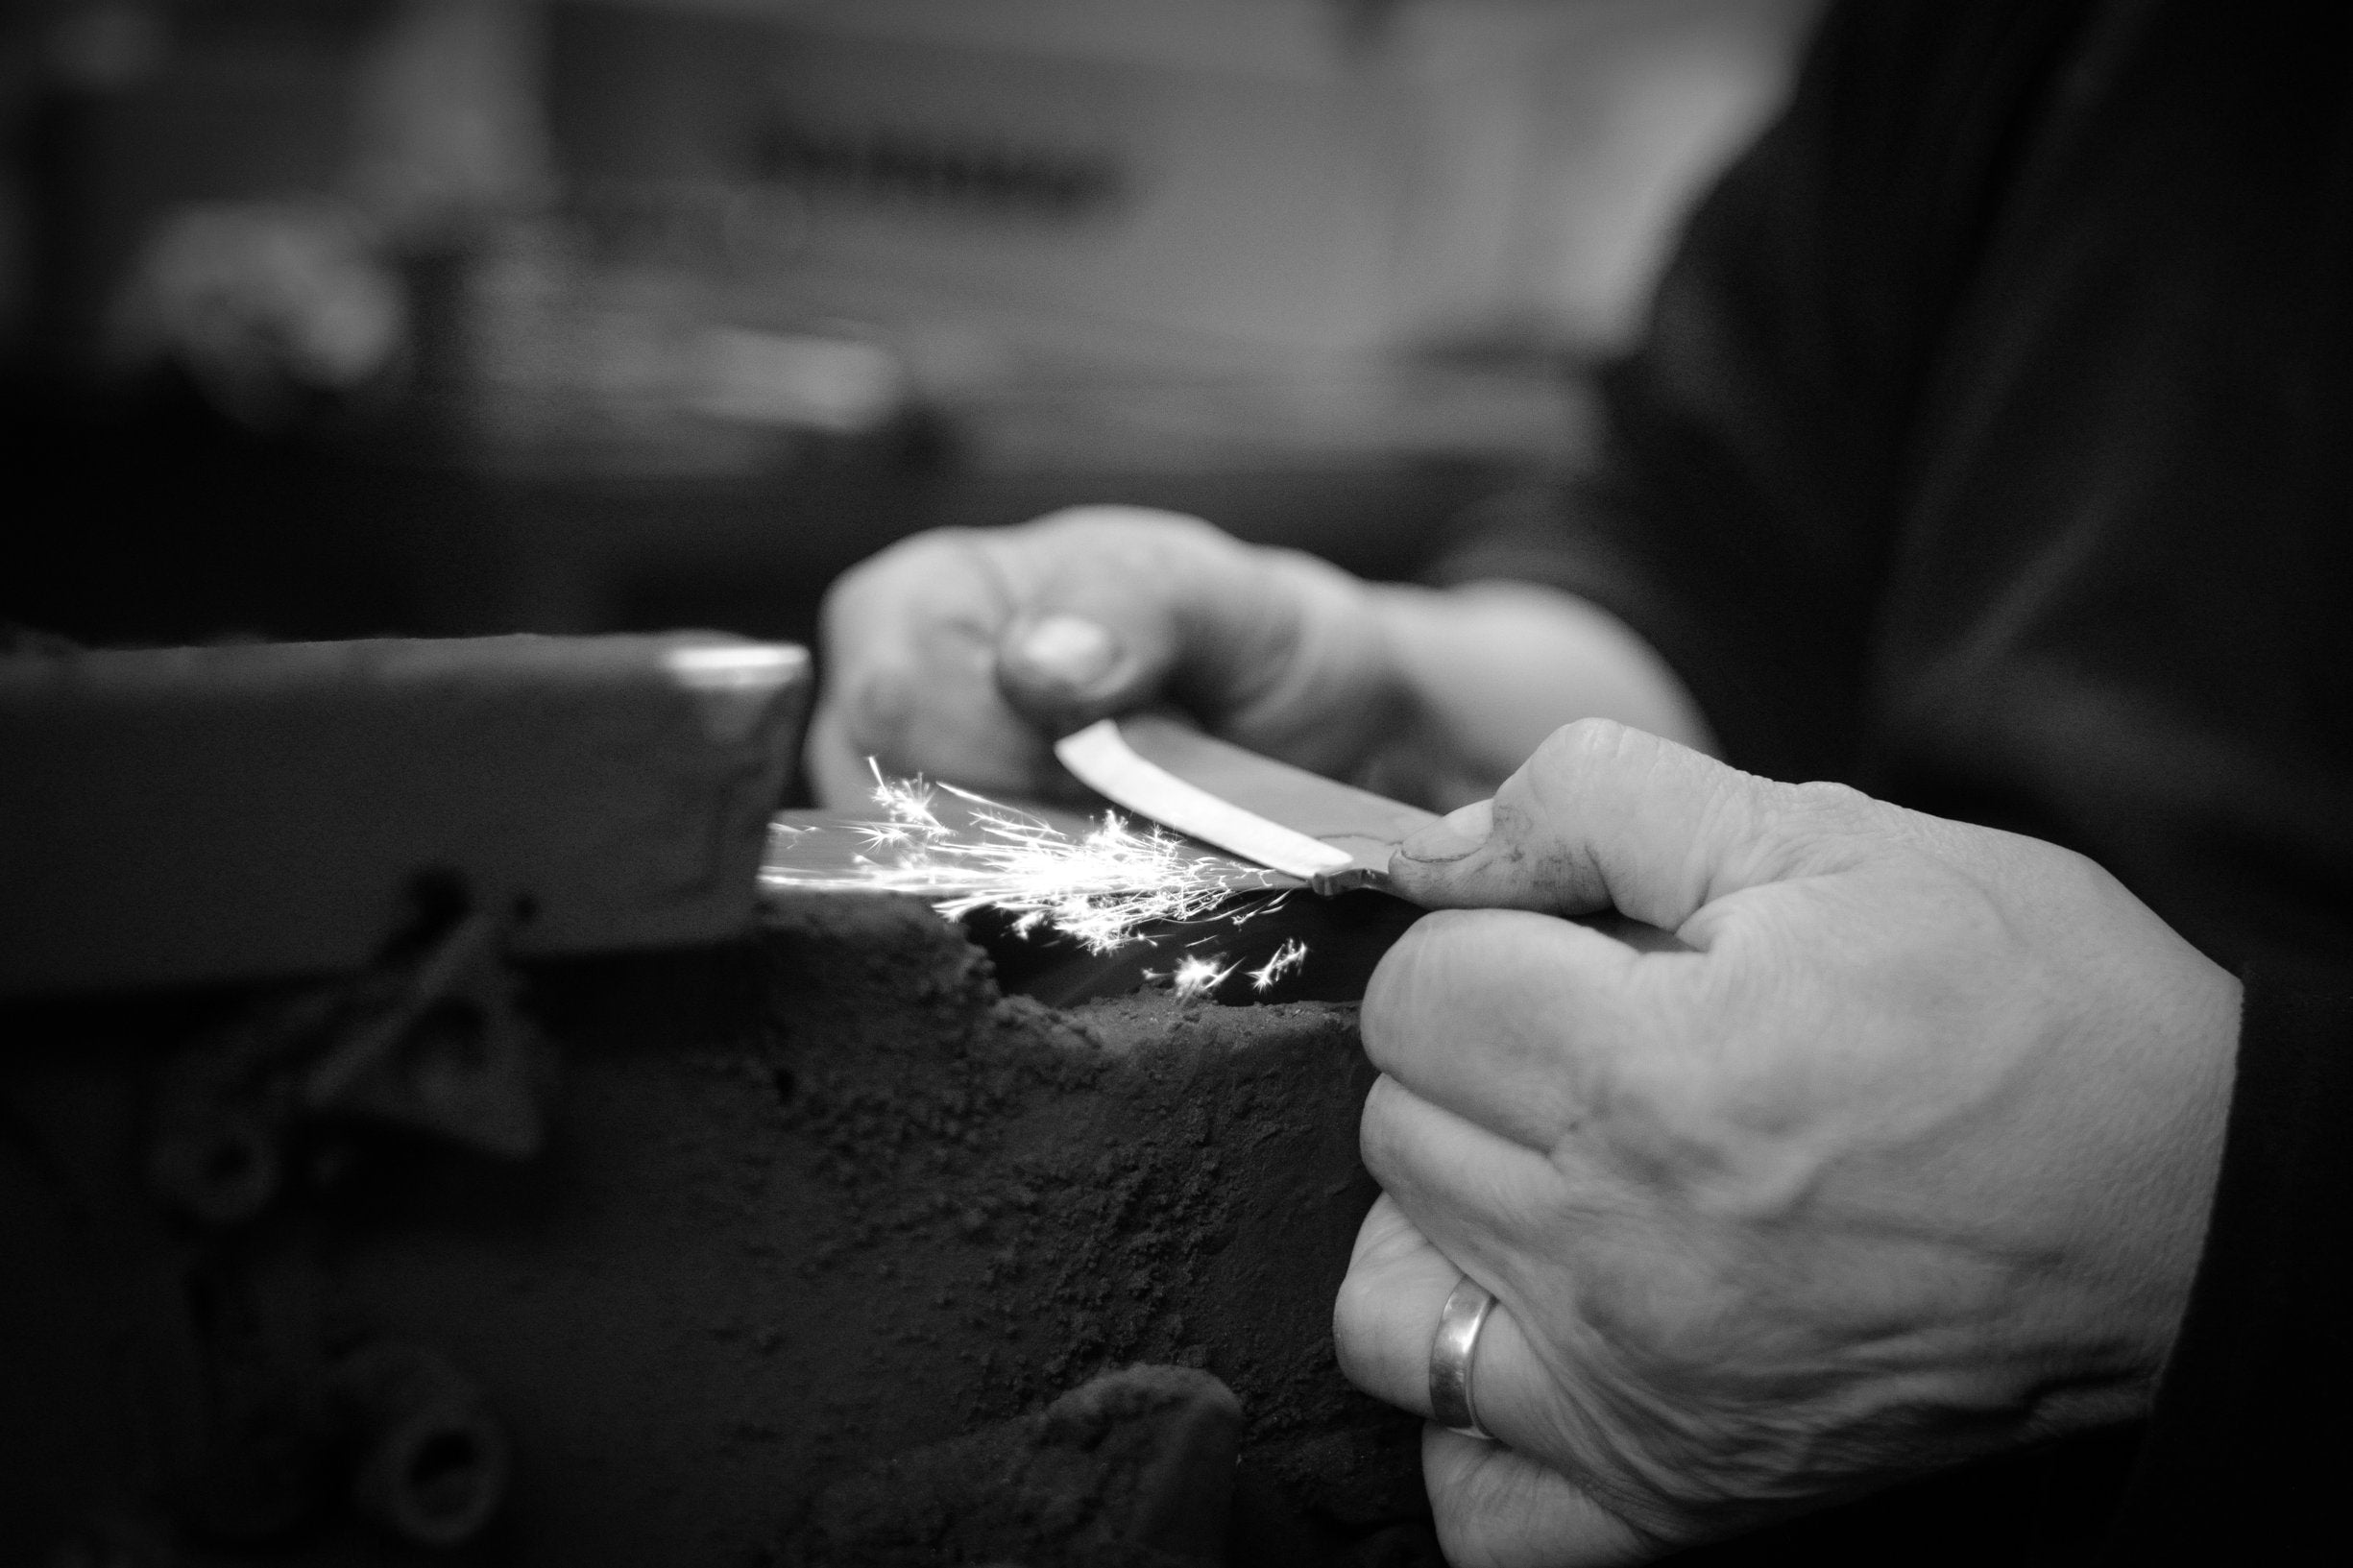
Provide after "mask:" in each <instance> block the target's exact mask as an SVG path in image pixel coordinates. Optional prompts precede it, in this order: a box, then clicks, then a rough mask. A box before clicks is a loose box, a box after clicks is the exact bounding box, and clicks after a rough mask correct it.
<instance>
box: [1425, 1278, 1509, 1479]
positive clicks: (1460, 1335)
mask: <svg viewBox="0 0 2353 1568" xmlns="http://www.w3.org/2000/svg"><path fill="white" fill-rule="evenodd" d="M1494 1306H1495V1298H1494V1297H1493V1296H1492V1295H1490V1294H1489V1293H1488V1291H1487V1290H1486V1288H1485V1287H1484V1286H1482V1285H1480V1284H1478V1283H1477V1282H1476V1281H1475V1280H1473V1279H1472V1278H1471V1277H1470V1276H1469V1275H1468V1274H1465V1275H1464V1276H1463V1277H1462V1279H1461V1280H1459V1281H1457V1282H1456V1284H1455V1287H1454V1290H1453V1291H1452V1293H1450V1294H1449V1295H1448V1296H1447V1297H1446V1304H1445V1306H1444V1307H1443V1308H1441V1309H1440V1310H1439V1314H1438V1332H1437V1333H1436V1334H1433V1335H1432V1336H1430V1418H1431V1419H1432V1420H1434V1421H1436V1422H1437V1423H1438V1424H1439V1425H1440V1426H1442V1427H1444V1428H1446V1429H1447V1430H1449V1431H1452V1432H1459V1433H1461V1434H1462V1435H1464V1436H1466V1437H1479V1438H1483V1439H1485V1440H1486V1441H1488V1442H1491V1443H1492V1442H1493V1441H1494V1440H1495V1435H1494V1434H1493V1433H1492V1432H1490V1431H1488V1430H1487V1429H1486V1428H1485V1427H1483V1426H1481V1425H1479V1407H1478V1404H1477V1402H1476V1401H1475V1400H1474V1399H1472V1397H1471V1393H1470V1374H1471V1370H1472V1366H1473V1363H1475V1362H1476V1361H1477V1360H1478V1355H1479V1331H1480V1330H1481V1329H1483V1328H1485V1327H1487V1315H1488V1314H1489V1313H1490V1312H1492V1311H1493V1310H1494Z"/></svg>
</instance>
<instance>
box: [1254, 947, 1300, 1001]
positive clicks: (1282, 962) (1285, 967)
mask: <svg viewBox="0 0 2353 1568" xmlns="http://www.w3.org/2000/svg"><path fill="white" fill-rule="evenodd" d="M1306 961H1307V944H1306V943H1304V942H1302V941H1300V940H1299V939H1298V937H1296V936H1294V937H1292V938H1290V939H1289V940H1287V941H1286V942H1284V943H1283V945H1282V946H1281V947H1279V948H1276V949H1275V950H1274V956H1273V957H1271V958H1269V959H1268V960H1267V961H1266V962H1265V963H1263V964H1260V965H1259V966H1258V967H1257V968H1256V969H1253V970H1251V971H1250V989H1251V990H1253V991H1264V990H1266V989H1267V988H1268V987H1269V986H1271V985H1273V984H1274V982H1275V981H1276V980H1279V979H1281V978H1282V977H1284V976H1285V975H1288V974H1290V973H1291V972H1292V971H1293V970H1295V969H1297V968H1298V967H1299V965H1301V964H1303V963H1305V962H1306Z"/></svg>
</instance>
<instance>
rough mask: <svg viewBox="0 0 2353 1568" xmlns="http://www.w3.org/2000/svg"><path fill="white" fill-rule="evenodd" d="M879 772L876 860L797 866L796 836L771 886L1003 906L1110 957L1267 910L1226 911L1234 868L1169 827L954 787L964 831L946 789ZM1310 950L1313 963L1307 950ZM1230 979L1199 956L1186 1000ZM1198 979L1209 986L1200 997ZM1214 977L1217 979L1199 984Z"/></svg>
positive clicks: (1185, 967) (871, 851)
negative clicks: (1019, 807) (1054, 811)
mask: <svg viewBox="0 0 2353 1568" xmlns="http://www.w3.org/2000/svg"><path fill="white" fill-rule="evenodd" d="M867 765H868V766H869V767H870V768H873V770H874V802H875V804H876V805H877V806H878V807H880V808H882V817H881V819H880V820H877V821H873V822H864V823H859V824H857V825H856V828H855V831H856V832H858V833H859V834H860V835H861V838H862V840H863V842H864V848H865V852H866V853H864V854H861V855H859V856H856V857H855V859H854V863H853V864H852V865H851V866H850V867H849V868H847V869H842V868H829V869H802V868H796V867H794V866H793V865H792V864H791V863H790V861H791V854H790V851H789V849H788V847H786V846H788V844H789V842H790V840H791V839H792V838H794V837H797V836H798V833H795V832H793V831H792V830H790V829H787V830H786V831H785V832H783V833H780V834H779V835H778V836H777V838H776V839H775V840H774V841H772V842H771V845H770V853H769V856H768V859H767V863H766V864H765V865H764V866H763V867H762V868H761V873H760V880H761V884H762V886H764V887H766V888H771V889H777V890H783V889H807V890H817V891H827V892H843V891H867V892H912V893H918V894H923V895H927V896H930V897H932V898H933V899H934V904H933V907H934V908H935V909H937V910H938V911H939V912H940V913H941V914H943V915H945V916H947V917H948V918H949V919H951V920H955V919H960V918H961V917H962V916H964V915H967V914H969V913H971V912H972V911H974V910H976V909H980V908H983V907H994V908H998V909H1002V910H1005V911H1006V912H1007V913H1008V914H1010V915H1012V916H1013V917H1014V919H1013V929H1014V931H1015V933H1016V934H1019V935H1024V936H1027V935H1029V934H1031V933H1032V932H1034V931H1036V930H1039V929H1044V928H1049V927H1050V928H1052V929H1055V930H1057V931H1061V932H1064V933H1066V934H1068V935H1070V936H1073V937H1075V938H1077V939H1078V940H1079V942H1081V943H1082V944H1084V945H1085V947H1086V948H1087V950H1088V951H1089V952H1092V953H1110V952H1112V951H1113V950H1115V949H1117V948H1121V947H1124V946H1126V945H1127V944H1128V942H1130V941H1132V940H1134V939H1135V936H1136V933H1137V931H1138V929H1140V928H1142V927H1144V926H1147V925H1152V924H1157V923H1160V922H1171V923H1185V922H1197V921H1204V920H1208V919H1212V918H1215V919H1218V920H1221V921H1231V922H1232V923H1234V924H1236V925H1239V924H1240V923H1241V922H1243V921H1245V920H1248V919H1249V918H1250V917H1252V916H1253V915H1256V914H1259V913H1261V912H1263V910H1264V909H1265V907H1266V906H1267V904H1266V902H1265V901H1257V900H1252V901H1249V903H1247V904H1245V905H1242V906H1241V907H1240V908H1239V909H1237V910H1225V909H1224V908H1222V906H1223V905H1226V904H1227V903H1228V901H1230V900H1232V899H1233V898H1234V896H1235V894H1236V893H1237V891H1239V889H1237V888H1236V886H1235V879H1234V868H1233V863H1232V862H1231V861H1229V860H1223V859H1219V858H1216V857H1213V856H1196V855H1192V854H1189V853H1187V847H1186V845H1185V844H1184V843H1183V842H1182V841H1181V840H1179V839H1176V838H1174V837H1172V836H1170V835H1169V834H1168V833H1166V832H1162V831H1161V830H1159V829H1157V828H1154V829H1152V831H1151V832H1136V831H1135V830H1134V829H1132V828H1130V827H1128V824H1127V823H1126V822H1124V821H1122V820H1121V819H1120V817H1119V816H1118V815H1117V814H1115V813H1111V812H1105V813H1104V816H1103V818H1102V820H1101V821H1100V822H1098V823H1097V824H1096V826H1095V828H1094V830H1093V831H1092V832H1088V833H1086V834H1085V835H1084V836H1083V837H1075V836H1073V835H1071V834H1069V833H1066V832H1061V831H1060V830H1059V829H1056V828H1055V827H1054V826H1053V825H1051V824H1049V823H1046V822H1041V821H1039V820H1038V819H1037V818H1035V817H1032V816H1030V815H1029V814H1027V813H1026V812H1022V811H1016V810H1014V809H1013V808H1010V807H1006V806H1000V805H998V804H997V803H996V802H994V801H991V800H988V799H986V798H984V797H982V796H980V795H975V794H972V793H970V792H968V791H966V790H961V789H958V788H957V787H956V786H955V785H953V784H940V785H937V786H936V787H937V788H939V789H943V790H945V791H947V793H949V794H951V795H954V796H955V797H956V798H957V799H958V800H959V801H961V802H963V803H964V805H965V806H966V807H967V808H969V809H970V814H971V825H970V827H968V828H962V829H958V828H955V827H951V826H949V825H947V824H945V823H943V822H941V821H940V819H939V816H938V814H937V813H936V812H935V811H934V809H933V808H932V801H933V789H934V786H933V785H930V784H925V783H924V781H923V780H921V779H896V780H894V779H887V778H885V777H884V776H883V773H882V770H881V769H880V768H879V767H875V765H874V764H873V762H872V761H871V760H869V762H868V764H867ZM807 831H808V830H802V832H807ZM943 892H944V893H945V895H946V896H944V897H942V896H940V895H941V894H942V893H943ZM1279 897H1280V895H1279V894H1278V895H1277V898H1278V899H1279ZM1288 946H1289V947H1298V946H1299V945H1298V943H1296V942H1294V943H1291V944H1288ZM1299 951H1300V954H1301V955H1302V956H1303V955H1304V953H1305V952H1306V950H1305V949H1304V948H1300V950H1299ZM1275 958H1276V960H1281V959H1282V953H1276V954H1275ZM1288 961H1289V962H1292V963H1296V962H1297V961H1298V959H1296V958H1294V959H1291V960H1288ZM1230 973H1232V966H1231V965H1228V966H1227V967H1226V968H1225V969H1223V970H1221V969H1217V968H1216V966H1215V965H1213V964H1204V963H1202V962H1201V960H1200V959H1198V958H1191V957H1188V958H1186V959H1185V960H1184V961H1183V963H1182V964H1181V965H1180V966H1179V967H1178V969H1177V972H1176V989H1177V995H1178V996H1179V997H1188V996H1191V995H1196V994H1200V993H1201V991H1203V990H1214V989H1215V988H1216V986H1217V984H1218V983H1219V982H1221V981H1223V980H1224V979H1225V977H1226V976H1227V975H1228V974H1230ZM1274 973H1276V974H1279V973H1281V971H1280V970H1279V969H1278V970H1275V971H1274ZM1188 974H1195V975H1196V978H1195V979H1194V980H1193V981H1192V983H1191V987H1190V989H1189V988H1188V982H1187V979H1186V977H1187V976H1188ZM1209 975H1214V978H1213V979H1203V978H1201V977H1202V976H1209Z"/></svg>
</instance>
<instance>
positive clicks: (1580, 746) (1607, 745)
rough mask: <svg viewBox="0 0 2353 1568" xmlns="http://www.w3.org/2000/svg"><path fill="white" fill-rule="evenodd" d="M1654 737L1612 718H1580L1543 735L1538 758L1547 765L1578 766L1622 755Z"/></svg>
mask: <svg viewBox="0 0 2353 1568" xmlns="http://www.w3.org/2000/svg"><path fill="white" fill-rule="evenodd" d="M1651 740H1652V737H1651V736H1647V735H1644V734H1643V733H1642V732H1641V731H1639V730H1636V729H1633V728H1630V727H1629V726H1627V725H1624V724H1621V723H1619V722H1618V721H1617V720H1615V719H1613V718H1581V719H1578V720H1577V721H1576V722H1574V723H1572V724H1564V725H1562V726H1561V727H1560V728H1559V729H1557V730H1555V731H1553V732H1552V734H1550V735H1548V736H1545V737H1544V742H1543V744H1542V745H1540V746H1539V747H1538V748H1537V751H1536V760H1539V761H1540V762H1542V763H1544V764H1545V765H1546V766H1548V767H1561V766H1566V767H1577V766H1583V765H1587V764H1590V763H1593V762H1599V761H1611V760H1616V759H1618V758H1622V757H1624V756H1626V755H1627V753H1628V752H1629V751H1631V750H1633V749H1635V748H1637V747H1638V746H1639V745H1641V744H1643V743H1645V742H1650V741H1651Z"/></svg>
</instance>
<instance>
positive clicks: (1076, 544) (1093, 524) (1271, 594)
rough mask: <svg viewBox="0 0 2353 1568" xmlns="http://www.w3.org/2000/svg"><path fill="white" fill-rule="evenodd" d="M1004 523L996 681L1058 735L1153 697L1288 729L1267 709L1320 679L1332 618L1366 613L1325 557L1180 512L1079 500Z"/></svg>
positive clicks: (1235, 723)
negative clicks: (1010, 598) (1011, 526)
mask: <svg viewBox="0 0 2353 1568" xmlns="http://www.w3.org/2000/svg"><path fill="white" fill-rule="evenodd" d="M1008 533H1010V534H1011V535H1014V536H1016V537H1015V538H1013V539H1008V540H1007V543H1008V544H1010V545H1011V546H1012V547H1013V548H1014V549H1015V550H1016V551H1017V552H1018V559H1017V560H1016V561H1014V562H1012V563H1009V564H1010V566H1011V567H1012V569H1011V572H1010V575H1011V577H1012V579H1013V580H1014V582H1015V583H1016V584H1017V585H1018V586H1017V588H1016V589H1015V601H1016V602H1015V605H1014V613H1013V614H1012V615H1011V616H1010V617H1009V618H1008V619H1007V623H1006V626H1005V629H1004V631H1003V633H1002V634H1001V635H1000V637H999V638H998V640H997V646H996V682H997V688H998V690H999V692H1000V693H1001V694H1002V695H1003V696H1004V698H1005V700H1006V701H1007V704H1008V705H1010V706H1011V707H1012V708H1013V709H1014V711H1015V712H1019V713H1020V714H1021V715H1022V716H1023V717H1025V718H1027V719H1029V720H1030V721H1031V722H1032V723H1033V724H1036V725H1038V726H1039V727H1040V728H1041V729H1045V730H1047V731H1049V732H1051V733H1052V734H1055V735H1064V734H1068V733H1069V732H1070V731H1072V730H1076V729H1079V728H1080V727H1081V726H1083V725H1086V724H1089V723H1092V722H1093V721H1094V720H1096V719H1098V718H1102V717H1104V716H1105V715H1107V714H1113V713H1120V712H1128V711H1129V710H1132V709H1136V708H1141V707H1145V706H1148V705H1150V704H1152V703H1154V702H1160V701H1169V702H1174V703H1176V704H1177V705H1178V706H1181V707H1183V708H1185V709H1188V710H1190V711H1191V712H1193V713H1194V715H1195V716H1196V717H1198V718H1200V719H1201V720H1202V721H1203V722H1204V723H1206V724H1208V725H1210V726H1211V727H1213V728H1215V729H1218V730H1220V731H1221V732H1223V733H1225V734H1226V735H1229V736H1233V737H1235V738H1237V739H1243V740H1245V742H1246V743H1248V741H1249V738H1251V737H1252V735H1253V732H1254V731H1260V730H1264V731H1266V732H1268V733H1269V734H1280V733H1284V732H1287V731H1288V730H1289V729H1291V728H1293V727H1295V722H1296V720H1297V718H1298V715H1297V714H1294V713H1291V712H1277V711H1276V710H1287V709H1289V708H1291V707H1296V706H1298V704H1297V703H1295V702H1293V701H1291V700H1290V699H1291V697H1292V695H1294V694H1297V695H1299V696H1301V697H1304V696H1306V695H1307V694H1308V693H1310V692H1312V691H1313V690H1315V689H1317V688H1320V687H1321V686H1322V685H1323V684H1324V682H1323V680H1322V673H1323V672H1322V669H1321V668H1320V666H1321V664H1322V663H1325V662H1335V663H1337V662H1338V659H1337V658H1336V657H1335V650H1332V649H1330V648H1327V646H1326V644H1327V643H1330V642H1332V641H1334V640H1335V639H1334V638H1333V636H1332V635H1331V628H1333V627H1335V626H1340V625H1344V624H1346V623H1348V622H1351V621H1355V620H1361V618H1362V617H1361V616H1359V615H1353V614H1352V612H1353V610H1354V608H1355V604H1354V600H1353V598H1352V597H1350V596H1349V593H1348V590H1347V589H1346V587H1345V586H1344V585H1345V584H1346V579H1345V578H1344V577H1343V575H1342V574H1341V573H1339V572H1338V571H1337V570H1336V569H1335V568H1332V567H1325V566H1323V565H1322V563H1317V562H1312V561H1310V560H1309V559H1308V558H1306V557H1303V556H1296V555H1294V554H1292V553H1291V552H1287V551H1275V550H1264V549H1256V548H1252V547H1251V546H1249V545H1246V544H1243V543H1240V542H1239V541H1237V540H1235V539H1233V538H1231V537H1230V536H1228V535H1226V534H1224V533H1221V532H1220V531H1219V530H1217V529H1216V528H1213V527H1211V526H1210V525H1209V524H1207V523H1205V522H1202V521H1201V520H1200V519H1195V518H1187V517H1182V516H1180V515H1178V514H1176V513H1171V512H1154V511H1150V510H1147V509H1145V508H1142V507H1112V506H1097V507H1081V508H1078V509H1075V510H1072V511H1068V512H1061V513H1056V514H1055V515H1054V516H1052V517H1048V518H1044V519H1039V520H1038V521H1036V522H1034V523H1031V524H1029V525H1028V526H1027V527H1025V528H1022V529H1018V530H1009V531H1008ZM1359 635H1360V636H1361V635H1362V634H1359ZM1346 657H1348V658H1354V659H1361V658H1362V654H1361V651H1358V650H1349V651H1348V654H1347V655H1346Z"/></svg>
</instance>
